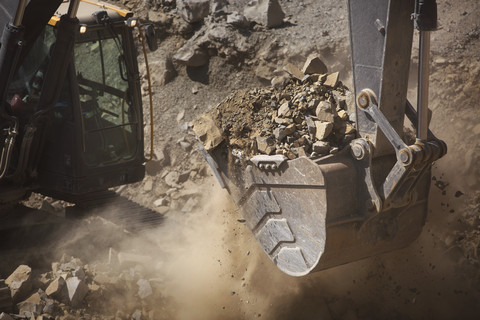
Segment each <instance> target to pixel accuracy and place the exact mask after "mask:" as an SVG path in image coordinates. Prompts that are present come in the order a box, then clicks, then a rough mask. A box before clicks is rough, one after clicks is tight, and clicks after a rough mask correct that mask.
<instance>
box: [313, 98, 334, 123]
mask: <svg viewBox="0 0 480 320" xmlns="http://www.w3.org/2000/svg"><path fill="white" fill-rule="evenodd" d="M315 114H316V116H317V118H318V119H319V120H322V121H328V122H333V119H334V117H335V111H334V107H333V105H332V103H331V102H330V101H328V100H324V101H320V103H319V104H318V106H317V109H316V111H315Z"/></svg>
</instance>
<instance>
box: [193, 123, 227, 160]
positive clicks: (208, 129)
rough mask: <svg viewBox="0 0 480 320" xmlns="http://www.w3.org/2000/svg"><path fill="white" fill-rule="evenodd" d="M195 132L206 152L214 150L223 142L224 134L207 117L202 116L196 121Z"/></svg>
mask: <svg viewBox="0 0 480 320" xmlns="http://www.w3.org/2000/svg"><path fill="white" fill-rule="evenodd" d="M193 131H194V132H195V135H196V136H197V138H198V139H199V140H200V142H201V143H202V145H203V147H204V148H205V150H206V151H211V150H213V149H214V148H215V147H216V146H218V145H219V144H220V143H221V142H222V141H223V135H222V132H221V131H220V129H219V128H217V126H216V125H215V122H214V121H213V119H212V118H210V117H208V116H207V115H202V116H201V117H200V118H198V119H197V120H195V121H194V123H193Z"/></svg>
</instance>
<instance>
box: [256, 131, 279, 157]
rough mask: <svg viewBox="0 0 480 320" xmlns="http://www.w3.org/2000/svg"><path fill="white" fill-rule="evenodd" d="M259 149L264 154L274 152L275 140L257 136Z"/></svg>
mask: <svg viewBox="0 0 480 320" xmlns="http://www.w3.org/2000/svg"><path fill="white" fill-rule="evenodd" d="M256 140H257V149H258V151H260V152H261V153H264V154H268V155H270V154H272V153H273V152H274V151H275V146H274V144H275V141H273V139H271V138H270V137H260V136H257V138H256Z"/></svg>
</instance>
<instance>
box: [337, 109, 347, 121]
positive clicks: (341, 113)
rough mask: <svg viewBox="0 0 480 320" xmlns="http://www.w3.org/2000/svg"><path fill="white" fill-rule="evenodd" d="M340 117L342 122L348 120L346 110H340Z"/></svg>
mask: <svg viewBox="0 0 480 320" xmlns="http://www.w3.org/2000/svg"><path fill="white" fill-rule="evenodd" d="M337 114H338V117H339V118H340V119H342V120H347V119H348V114H347V112H346V111H345V110H340V111H338V112H337Z"/></svg>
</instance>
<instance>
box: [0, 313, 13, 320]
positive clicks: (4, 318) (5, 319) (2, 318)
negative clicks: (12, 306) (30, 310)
mask: <svg viewBox="0 0 480 320" xmlns="http://www.w3.org/2000/svg"><path fill="white" fill-rule="evenodd" d="M0 320H14V319H13V318H12V317H10V316H9V315H8V314H6V313H5V312H2V313H0Z"/></svg>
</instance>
